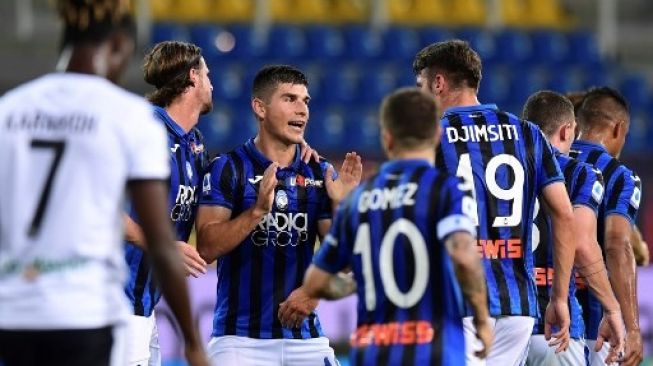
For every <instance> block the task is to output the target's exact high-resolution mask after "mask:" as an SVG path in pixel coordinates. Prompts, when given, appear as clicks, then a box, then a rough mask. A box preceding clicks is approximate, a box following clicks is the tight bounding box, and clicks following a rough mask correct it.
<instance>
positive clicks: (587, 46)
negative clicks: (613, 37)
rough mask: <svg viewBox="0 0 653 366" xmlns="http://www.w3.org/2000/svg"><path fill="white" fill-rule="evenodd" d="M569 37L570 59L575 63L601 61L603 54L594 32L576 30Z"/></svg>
mask: <svg viewBox="0 0 653 366" xmlns="http://www.w3.org/2000/svg"><path fill="white" fill-rule="evenodd" d="M567 37H568V39H569V50H570V53H569V56H570V57H569V61H570V62H573V63H584V64H590V63H600V62H601V56H600V54H599V48H598V45H597V43H596V39H595V37H594V34H593V33H591V32H589V31H582V30H581V31H574V32H571V33H569V34H568V35H567Z"/></svg>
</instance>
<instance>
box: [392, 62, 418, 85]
mask: <svg viewBox="0 0 653 366" xmlns="http://www.w3.org/2000/svg"><path fill="white" fill-rule="evenodd" d="M403 66H405V67H403V68H400V69H398V70H397V87H398V88H401V87H406V86H415V83H416V82H417V78H416V77H415V74H414V73H413V68H412V66H410V65H403Z"/></svg>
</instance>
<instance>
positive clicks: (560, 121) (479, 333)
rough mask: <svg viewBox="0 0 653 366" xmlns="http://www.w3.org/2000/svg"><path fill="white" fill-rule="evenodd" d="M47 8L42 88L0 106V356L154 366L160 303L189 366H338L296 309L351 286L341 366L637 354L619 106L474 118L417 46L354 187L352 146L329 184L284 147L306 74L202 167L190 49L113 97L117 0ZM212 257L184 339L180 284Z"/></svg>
mask: <svg viewBox="0 0 653 366" xmlns="http://www.w3.org/2000/svg"><path fill="white" fill-rule="evenodd" d="M58 8H59V10H60V14H61V16H62V18H63V20H64V25H65V26H64V42H63V45H64V47H63V49H62V60H60V62H59V65H63V66H62V69H61V70H60V71H62V72H59V73H53V74H49V75H45V76H43V77H40V78H38V79H36V80H34V81H32V82H30V83H27V84H25V85H23V86H20V87H18V88H16V89H14V90H13V91H10V92H9V93H7V94H6V95H5V96H3V97H2V98H1V99H0V153H1V154H0V155H1V156H2V157H3V159H0V177H2V179H0V191H2V192H11V194H10V195H8V196H7V197H1V198H0V364H4V365H6V366H13V365H43V364H48V365H67V366H71V365H130V366H146V365H154V366H155V365H160V364H161V352H160V349H159V341H158V333H157V329H156V319H155V313H156V311H155V306H156V304H157V303H158V302H159V300H160V299H161V297H162V296H164V297H165V298H166V300H167V301H168V303H169V305H170V307H171V309H172V310H173V313H174V314H175V317H176V319H177V320H178V322H179V325H180V330H181V332H182V335H183V338H184V349H185V354H186V358H187V360H188V362H189V364H191V365H193V366H199V365H209V364H211V365H293V366H294V365H300V366H301V365H307V366H308V365H338V364H339V361H338V360H337V359H336V357H335V354H334V351H333V349H332V348H331V347H330V345H329V340H328V338H327V336H326V335H325V334H324V332H323V331H322V327H321V325H320V320H319V316H318V313H317V312H316V308H317V305H318V303H319V299H321V298H326V299H338V298H342V297H345V296H348V295H351V294H354V293H355V294H356V295H357V297H358V314H357V327H356V329H355V331H354V333H353V334H352V335H351V341H350V346H351V353H350V363H351V364H353V365H443V366H445V365H446V366H456V365H488V366H495V365H496V366H505V365H570V366H576V365H591V366H594V365H607V364H611V363H614V362H618V363H620V364H622V365H629V366H630V365H638V364H639V362H640V361H641V360H642V357H643V350H642V337H641V333H640V329H639V320H638V319H639V312H638V306H637V293H636V272H635V255H634V252H633V246H635V245H637V244H638V242H637V239H636V238H637V235H636V234H637V229H636V228H635V226H634V225H635V219H636V217H637V211H638V209H639V203H640V200H641V194H642V192H641V181H640V179H639V178H638V177H637V175H636V174H635V173H634V172H633V171H631V170H630V169H629V168H628V167H626V166H625V165H624V164H623V163H621V162H620V161H619V160H618V158H619V155H620V152H621V150H622V148H623V145H624V143H625V138H626V135H627V133H628V128H629V110H628V104H627V101H626V100H625V99H624V98H623V97H622V96H621V95H620V94H619V93H618V92H617V91H615V90H613V89H611V88H608V87H600V88H593V89H590V90H588V91H586V92H584V93H583V95H582V98H580V99H578V100H576V102H575V104H574V103H572V102H571V101H570V100H569V99H568V98H567V97H565V96H563V95H561V94H558V93H556V92H553V91H539V92H536V93H534V94H533V95H531V96H530V98H529V99H528V100H527V102H526V104H525V105H524V106H523V110H522V111H521V115H520V116H517V115H515V114H512V113H509V112H506V111H502V110H500V109H499V108H498V107H497V106H496V105H494V104H481V103H480V102H479V100H478V98H477V91H478V88H479V84H480V83H481V80H482V64H481V59H480V57H479V56H478V54H477V53H476V52H475V51H474V50H473V49H472V48H471V47H470V46H469V44H468V43H466V42H464V41H460V40H450V41H445V42H438V43H434V44H431V45H428V46H426V47H425V48H423V49H422V50H421V51H419V52H418V53H417V54H416V56H415V59H414V62H413V71H414V74H415V81H416V86H417V87H413V88H403V89H399V90H397V91H395V92H393V93H392V94H390V95H388V96H386V98H385V99H384V100H383V102H382V104H381V106H380V109H379V128H380V135H381V141H380V143H381V147H382V149H383V151H384V153H385V155H386V156H387V158H388V160H387V162H385V163H384V164H382V165H381V166H380V167H379V169H378V171H377V172H376V173H375V174H374V175H373V176H371V177H369V178H368V179H366V180H362V175H363V160H362V158H361V156H359V155H358V154H357V153H356V152H353V151H352V152H349V153H347V154H346V155H345V156H344V159H343V163H342V165H341V166H340V167H339V169H335V168H334V166H333V165H332V164H331V163H329V162H328V161H326V160H325V159H324V158H322V157H320V156H319V154H318V153H317V152H316V151H314V150H313V149H312V148H311V147H310V146H309V145H308V144H307V143H306V141H305V140H304V133H305V131H306V129H307V128H310V126H309V123H308V122H309V119H310V118H309V116H310V108H309V101H310V85H309V83H308V81H307V78H306V76H305V74H304V73H303V72H302V71H301V70H299V69H297V68H295V67H293V66H288V65H269V66H265V67H263V68H261V69H260V70H259V71H258V73H257V74H256V76H255V78H254V80H253V85H252V90H251V94H252V98H251V110H252V113H253V115H254V116H255V119H256V121H257V123H258V132H257V134H256V136H254V137H252V138H251V139H249V140H247V141H243V142H242V144H241V145H240V146H238V147H237V148H235V149H234V150H232V151H229V152H225V153H223V154H220V155H218V156H217V157H215V158H214V159H212V160H211V159H210V158H209V155H208V148H209V147H208V146H205V145H204V139H203V136H202V134H201V133H200V131H199V130H198V129H197V127H196V126H197V123H198V121H199V117H200V116H201V115H203V114H206V113H208V112H210V111H211V109H212V108H213V105H212V86H211V82H210V80H209V77H208V74H209V68H208V66H207V64H206V62H205V61H204V59H203V57H202V50H201V49H200V48H198V47H197V46H195V45H193V44H190V43H184V42H176V41H166V42H162V43H159V44H157V45H155V46H154V47H153V48H152V50H151V51H150V52H149V53H148V54H147V55H146V57H145V60H144V62H143V72H144V79H145V81H146V82H147V83H148V84H150V85H152V86H153V87H154V91H153V92H152V93H150V94H148V96H147V100H148V101H149V104H148V103H146V101H145V100H143V99H142V98H140V97H138V96H135V95H132V94H130V93H128V92H125V91H124V90H122V89H121V88H119V87H117V86H116V85H114V84H112V82H113V83H115V82H117V81H118V79H119V77H120V76H121V75H122V73H123V71H124V69H125V65H126V63H127V60H129V57H130V56H131V54H132V52H133V49H134V36H135V27H134V23H133V19H132V18H131V16H130V15H129V13H128V12H127V11H126V10H125V7H124V6H123V5H122V2H119V1H115V2H112V1H108V2H106V1H104V2H93V1H91V2H88V1H84V0H60V1H58ZM214 71H215V72H218V73H219V70H214ZM107 80H108V81H107ZM310 142H311V141H308V143H310ZM211 148H212V149H218V150H219V148H220V147H211ZM125 188H127V189H128V192H129V194H130V200H129V202H130V203H129V204H128V205H123V200H122V198H123V194H124V191H125ZM73 213H74V217H75V218H77V219H76V220H71V217H73ZM121 227H122V228H124V230H121V229H120V228H121ZM193 229H194V230H195V231H196V233H197V236H196V237H197V245H196V246H192V245H189V244H188V241H189V238H190V236H191V232H192V231H193ZM213 262H216V263H217V277H218V278H217V287H216V292H215V293H216V304H215V310H214V318H213V330H212V333H211V338H210V341H209V343H208V345H202V344H201V341H200V337H199V335H198V333H197V329H196V328H195V326H194V323H193V319H192V316H191V314H190V304H189V300H188V291H187V289H186V284H185V280H184V274H185V275H186V276H193V277H198V276H201V275H203V274H205V273H207V266H208V265H209V264H211V263H213ZM126 273H128V275H127V276H126V277H125V274H126ZM125 295H126V296H125ZM125 300H126V301H125Z"/></svg>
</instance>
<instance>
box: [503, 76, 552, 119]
mask: <svg viewBox="0 0 653 366" xmlns="http://www.w3.org/2000/svg"><path fill="white" fill-rule="evenodd" d="M510 71H511V81H510V99H509V101H508V104H512V105H519V106H522V105H524V103H525V102H526V99H527V98H528V97H529V96H530V95H531V94H533V93H535V92H536V91H539V90H542V89H545V88H546V81H547V80H546V77H547V73H546V70H545V69H543V68H540V67H528V66H525V67H522V68H516V67H515V66H513V67H512V68H511V69H510ZM520 110H521V109H520Z"/></svg>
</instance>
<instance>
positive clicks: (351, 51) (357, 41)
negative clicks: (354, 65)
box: [345, 25, 384, 60]
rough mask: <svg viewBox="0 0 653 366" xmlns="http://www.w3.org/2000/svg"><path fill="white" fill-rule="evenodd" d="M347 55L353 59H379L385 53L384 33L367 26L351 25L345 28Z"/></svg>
mask: <svg viewBox="0 0 653 366" xmlns="http://www.w3.org/2000/svg"><path fill="white" fill-rule="evenodd" d="M345 42H346V45H347V56H348V57H349V58H350V59H352V60H361V59H368V60H369V59H377V58H379V57H381V56H382V55H383V52H384V44H383V34H382V33H381V32H380V31H375V30H372V29H370V28H369V27H367V26H362V25H351V26H348V27H346V28H345Z"/></svg>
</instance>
